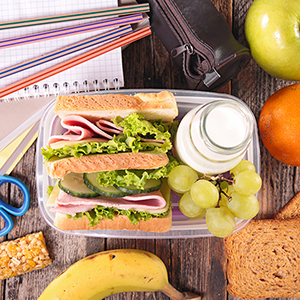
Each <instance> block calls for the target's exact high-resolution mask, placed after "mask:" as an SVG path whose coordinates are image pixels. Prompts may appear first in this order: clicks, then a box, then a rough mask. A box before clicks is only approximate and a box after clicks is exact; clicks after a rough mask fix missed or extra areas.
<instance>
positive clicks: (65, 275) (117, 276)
mask: <svg viewBox="0 0 300 300" xmlns="http://www.w3.org/2000/svg"><path fill="white" fill-rule="evenodd" d="M133 291H135V292H146V291H148V292H150V291H162V292H164V293H165V294H166V295H168V296H169V297H171V299H174V300H184V299H194V300H197V299H201V297H199V296H197V295H193V294H189V293H184V294H182V293H180V292H178V291H177V290H176V289H174V288H173V287H172V286H171V285H170V284H169V282H168V274H167V269H166V267H165V265H164V263H163V262H162V261H161V259H160V258H158V257H157V256H156V255H154V254H152V253H150V252H147V251H142V250H135V249H118V250H109V251H103V252H99V253H96V254H93V255H90V256H88V257H86V258H83V259H81V260H79V261H78V262H76V263H74V264H73V265H71V266H70V267H69V268H67V269H66V270H65V271H64V272H62V273H61V274H60V275H58V276H57V277H56V278H55V279H54V280H53V281H52V282H51V283H50V284H49V285H48V286H47V288H46V289H45V290H44V292H43V293H42V294H41V296H40V297H39V298H38V300H69V299H72V300H100V299H103V298H105V297H107V296H110V295H112V294H116V293H121V292H133Z"/></svg>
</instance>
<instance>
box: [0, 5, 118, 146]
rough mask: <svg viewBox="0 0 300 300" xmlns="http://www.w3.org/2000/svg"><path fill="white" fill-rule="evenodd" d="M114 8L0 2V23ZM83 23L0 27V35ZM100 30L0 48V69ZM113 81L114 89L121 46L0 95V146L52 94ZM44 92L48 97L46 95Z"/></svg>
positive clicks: (10, 78) (31, 71)
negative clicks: (0, 96)
mask: <svg viewBox="0 0 300 300" xmlns="http://www.w3.org/2000/svg"><path fill="white" fill-rule="evenodd" d="M117 6H118V1H117V0H101V1H99V0H85V1H82V0H50V1H45V0H44V1H41V0H26V1H23V0H1V1H0V19H1V21H2V22H4V21H14V20H22V19H29V18H37V17H44V16H51V15H59V14H66V13H73V12H74V13H75V12H83V11H91V10H97V9H101V8H112V7H117ZM101 19H103V18H95V19H93V20H101ZM87 22H88V21H87V20H82V21H68V22H64V23H57V24H46V25H38V26H31V27H24V28H16V29H7V30H0V39H1V40H2V39H7V38H14V37H19V36H23V35H28V34H33V33H38V32H43V31H48V30H53V29H57V28H64V27H68V26H72V25H77V24H86V23H87ZM90 22H91V20H90ZM107 30H108V29H107ZM107 30H106V31H107ZM101 32H105V30H102V31H101V30H100V31H95V32H88V33H80V34H76V35H72V36H67V37H63V38H57V39H52V40H49V41H42V42H37V43H31V44H27V45H22V46H16V47H11V48H7V49H2V50H0V70H2V69H4V68H7V67H11V66H14V65H16V64H19V63H22V62H24V61H26V60H30V59H33V58H35V57H38V56H41V55H43V54H47V53H50V52H52V51H55V50H57V49H60V48H63V47H66V46H69V45H72V44H74V43H77V42H79V41H82V40H85V39H88V38H91V37H93V36H95V35H97V34H100V33H101ZM93 48H96V46H92V47H90V48H89V49H88V50H90V49H93ZM85 51H87V50H82V51H78V52H76V53H74V54H69V55H67V56H66V57H62V58H58V59H55V60H53V61H50V62H46V63H44V64H42V65H39V66H35V67H33V68H31V69H28V70H24V71H21V72H19V73H17V74H13V75H11V76H8V77H5V78H2V79H1V80H0V88H3V87H5V86H8V85H10V84H13V83H14V82H17V81H19V80H21V79H23V78H26V77H29V76H31V75H33V74H36V73H38V72H40V71H43V70H46V69H48V68H50V67H52V66H54V65H57V64H59V63H61V62H64V61H66V60H68V59H70V58H72V57H75V56H77V55H80V54H81V53H84V52H85ZM116 84H117V86H118V87H122V86H123V85H124V78H123V68H122V53H121V48H118V49H115V50H112V51H110V52H108V53H105V54H103V55H101V56H98V57H96V58H93V59H91V60H90V61H86V62H84V63H82V64H80V65H78V66H75V67H72V68H70V69H68V70H65V71H63V72H61V73H59V74H56V75H54V76H51V77H49V78H47V79H45V80H43V81H40V82H37V83H36V84H34V85H32V86H29V87H28V88H26V89H22V90H20V91H18V92H15V93H13V94H10V95H8V96H6V97H5V98H4V99H0V126H1V130H0V150H1V149H3V148H4V147H6V146H7V145H8V144H9V143H11V142H12V141H13V140H14V139H15V138H16V137H17V136H18V135H20V134H21V133H22V132H24V131H25V130H27V129H28V128H29V127H30V126H32V124H33V123H35V122H37V121H38V120H39V118H40V117H41V115H42V113H43V110H44V109H45V106H46V105H47V104H48V103H49V102H50V100H51V99H53V95H54V96H55V95H57V94H64V93H72V92H75V91H76V92H78V91H87V92H88V91H93V90H96V89H99V90H101V89H114V88H116ZM49 95H51V96H50V97H49Z"/></svg>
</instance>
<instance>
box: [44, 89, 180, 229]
mask: <svg viewBox="0 0 300 300" xmlns="http://www.w3.org/2000/svg"><path fill="white" fill-rule="evenodd" d="M54 112H55V114H56V115H57V116H58V117H59V118H60V123H61V127H62V128H63V129H64V132H63V133H62V134H59V135H53V136H51V137H50V138H49V141H48V145H47V146H46V147H45V148H42V149H41V153H42V155H43V156H44V162H45V165H46V170H47V174H48V176H50V177H51V178H53V179H54V181H55V184H54V185H53V186H51V187H49V195H50V196H49V199H48V202H47V205H48V206H52V207H51V209H50V210H51V211H52V212H54V213H55V219H54V226H56V227H57V228H58V229H60V230H95V229H101V230H103V229H110V230H124V229H127V230H141V231H153V232H166V231H168V230H170V229H171V226H172V210H171V199H170V189H169V187H168V185H167V182H166V178H167V177H168V175H169V173H170V171H171V170H172V169H173V168H174V167H175V166H177V165H178V164H179V162H178V161H177V160H176V158H175V157H174V156H173V154H172V150H173V144H172V141H173V137H174V135H175V133H176V130H177V125H178V123H177V122H176V121H174V118H175V117H176V116H177V115H178V108H177V104H176V100H175V97H174V95H173V94H172V93H170V92H167V91H163V92H160V93H138V94H136V95H133V96H131V95H121V94H105V95H63V96H58V97H57V99H56V102H55V106H54Z"/></svg>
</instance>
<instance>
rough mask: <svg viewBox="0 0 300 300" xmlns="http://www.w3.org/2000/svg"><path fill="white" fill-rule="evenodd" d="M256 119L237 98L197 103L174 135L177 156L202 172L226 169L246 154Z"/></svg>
mask: <svg viewBox="0 0 300 300" xmlns="http://www.w3.org/2000/svg"><path fill="white" fill-rule="evenodd" d="M253 122H254V118H253V115H252V112H251V110H250V109H249V107H248V106H247V105H246V104H243V103H242V102H239V101H236V100H231V99H226V100H215V101H212V102H209V103H207V104H204V105H200V106H197V107H195V108H194V109H192V110H191V111H189V112H188V113H187V114H186V115H185V116H184V117H183V119H182V120H181V122H180V124H179V127H178V131H177V134H176V139H175V149H176V152H177V155H178V158H179V159H180V160H181V161H182V162H183V163H185V164H187V165H189V166H190V167H192V168H193V169H195V170H196V171H198V172H200V173H205V174H220V173H224V172H226V171H228V170H230V169H232V168H233V167H234V166H236V165H237V164H238V163H239V162H240V161H241V160H242V158H243V157H244V154H245V152H246V150H247V148H248V147H249V144H250V143H251V140H252V135H253V127H254V125H253Z"/></svg>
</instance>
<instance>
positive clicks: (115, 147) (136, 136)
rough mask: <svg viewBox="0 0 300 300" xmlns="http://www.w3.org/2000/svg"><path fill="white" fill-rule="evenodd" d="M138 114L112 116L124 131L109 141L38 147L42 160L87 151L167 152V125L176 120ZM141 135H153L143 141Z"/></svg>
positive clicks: (169, 145) (168, 143)
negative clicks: (154, 118)
mask: <svg viewBox="0 0 300 300" xmlns="http://www.w3.org/2000/svg"><path fill="white" fill-rule="evenodd" d="M143 118H144V117H143V116H142V115H140V114H136V113H132V114H130V115H129V116H127V117H125V118H124V119H122V118H115V119H114V120H113V121H114V123H115V124H116V125H118V126H121V127H123V128H124V132H123V133H121V134H119V135H115V136H114V138H113V139H112V140H110V141H107V142H104V143H99V142H88V143H80V142H78V143H77V144H75V145H72V146H66V145H65V146H64V147H63V148H59V149H52V148H50V147H49V146H47V147H46V148H42V149H41V153H42V155H43V156H44V160H45V161H48V160H49V159H51V158H52V157H57V158H64V157H77V158H80V157H81V156H83V155H89V154H101V153H108V154H114V153H119V152H140V151H154V152H160V153H166V152H168V151H169V150H170V149H171V148H172V142H171V139H170V138H171V133H170V132H169V131H168V129H172V131H174V130H173V129H174V128H176V123H175V122H174V124H173V123H169V122H162V121H153V122H149V121H146V120H144V119H143ZM143 139H152V141H149V140H147V141H143ZM155 140H164V142H163V143H157V142H155Z"/></svg>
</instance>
